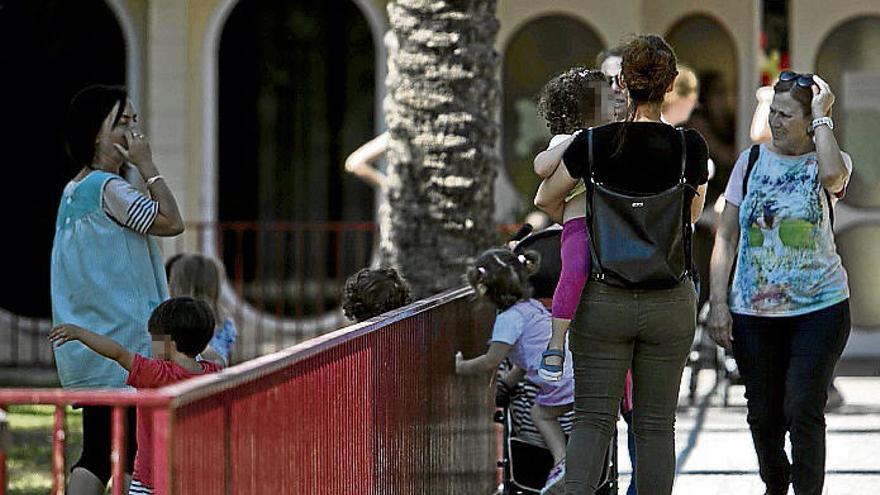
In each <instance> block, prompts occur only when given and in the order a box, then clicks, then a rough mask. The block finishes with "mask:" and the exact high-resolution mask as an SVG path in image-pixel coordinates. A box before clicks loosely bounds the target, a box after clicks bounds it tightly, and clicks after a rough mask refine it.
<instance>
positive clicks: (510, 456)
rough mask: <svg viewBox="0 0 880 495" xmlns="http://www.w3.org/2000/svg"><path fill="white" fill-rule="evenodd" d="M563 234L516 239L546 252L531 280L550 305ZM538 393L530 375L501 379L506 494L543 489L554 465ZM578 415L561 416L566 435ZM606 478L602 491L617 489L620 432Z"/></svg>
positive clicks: (604, 494)
mask: <svg viewBox="0 0 880 495" xmlns="http://www.w3.org/2000/svg"><path fill="white" fill-rule="evenodd" d="M520 232H522V229H521V231H520ZM526 232H528V231H526ZM561 236H562V228H561V227H559V226H553V227H549V228H547V229H544V230H541V231H538V232H535V233H532V234H529V235H526V236H524V237H522V238H521V240H520V239H514V240H515V241H519V242H518V243H517V245H516V247H515V248H514V249H513V250H514V252H522V251H524V250H533V251H537V252H539V253H540V254H541V265H540V267H539V270H538V272H537V273H535V274H533V275H532V277H531V279H530V281H531V283H532V287H533V289H534V293H533V296H534V297H535V298H536V299H539V300H541V301H542V302H543V303H544V304H545V305H549V302H550V300H552V298H553V291H554V290H555V289H556V283H557V282H558V280H559V273H560V271H561V267H562V260H561V258H560V253H559V248H560V238H561ZM537 392H538V388H537V387H536V386H535V385H534V384H532V383H530V382H528V381H526V380H523V381H521V382H519V383H518V384H517V385H516V387H514V388H513V390H508V389H507V388H506V387H505V386H504V385H503V384H502V383H501V381H500V380H499V382H498V390H497V393H496V396H495V404H496V406H498V408H499V409H498V411H497V412H496V413H495V421H496V422H498V423H500V424H501V425H502V426H503V439H502V440H503V448H502V458H501V460H500V461H498V466H499V467H500V468H501V474H502V483H503V485H502V491H501V492H500V493H502V494H503V495H525V494H537V493H540V492H541V489H542V488H543V487H544V483H545V482H546V480H547V475H548V474H549V473H550V470H551V469H552V468H553V456H552V455H551V453H550V451H549V450H548V449H547V447H546V446H545V445H544V440H543V438H542V437H541V434H540V432H538V430H537V429H536V428H535V425H534V424H533V423H532V419H531V408H532V405H533V404H534V401H535V396H536V395H537ZM573 417H574V414H573V412H569V413H566V414H565V415H563V416H562V417H560V418H559V421H560V423H561V425H562V429H563V431H564V432H565V433H566V434H569V433H570V432H571V425H572V420H573ZM601 479H602V484H601V487H600V489H599V490H598V491H597V492H596V493H597V494H601V495H612V494H616V493H617V433H616V431H615V433H614V435H613V437H612V439H611V443H610V445H609V446H608V451H607V453H606V458H605V469H604V470H603V473H602V478H601Z"/></svg>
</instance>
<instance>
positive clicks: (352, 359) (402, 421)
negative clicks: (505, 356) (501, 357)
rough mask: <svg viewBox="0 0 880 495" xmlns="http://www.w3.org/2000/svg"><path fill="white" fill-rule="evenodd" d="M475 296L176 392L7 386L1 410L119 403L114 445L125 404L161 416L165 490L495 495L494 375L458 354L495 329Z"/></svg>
mask: <svg viewBox="0 0 880 495" xmlns="http://www.w3.org/2000/svg"><path fill="white" fill-rule="evenodd" d="M470 294H471V293H470V291H468V290H465V289H457V290H453V291H449V292H447V293H444V294H440V295H438V296H435V297H433V298H430V299H426V300H423V301H419V302H417V303H415V304H413V305H411V306H409V307H406V308H403V309H401V310H398V311H397V312H393V313H391V314H389V315H387V316H386V317H384V318H381V319H375V320H371V321H368V322H365V323H362V324H358V325H353V326H350V327H347V328H344V329H341V330H338V331H336V332H333V333H331V334H327V335H324V336H321V337H317V338H315V339H312V340H310V341H308V342H305V343H302V344H299V345H296V346H294V347H291V348H289V349H285V350H283V351H280V352H277V353H275V354H271V355H267V356H263V357H260V358H257V359H254V360H252V361H249V362H246V363H242V364H240V365H238V366H234V367H232V368H229V369H227V370H225V371H223V372H221V373H218V374H215V375H208V376H204V377H199V378H196V379H193V380H190V381H188V382H185V383H181V384H176V385H173V386H170V387H165V388H163V389H158V390H151V391H142V392H138V393H136V394H129V393H121V392H64V391H60V390H55V391H22V390H0V406H2V405H8V404H22V403H29V404H33V403H42V404H47V403H48V404H56V405H59V406H63V405H68V404H72V403H78V404H95V405H112V406H114V407H115V408H116V409H117V410H119V411H120V413H115V414H114V418H115V419H116V421H114V428H113V438H114V443H113V446H114V449H121V443H120V442H121V441H122V439H123V438H124V429H125V426H124V425H122V424H121V421H120V420H121V418H122V416H121V411H122V409H121V408H122V407H123V406H126V405H132V404H134V405H137V406H138V407H140V408H149V411H151V413H152V415H153V428H154V429H153V456H154V466H153V472H154V473H155V480H154V481H155V484H156V490H157V493H160V494H189V493H208V494H228V493H234V494H237V495H238V494H264V493H313V494H319V493H320V494H351V493H358V494H390V493H394V494H416V493H418V494H423V493H490V492H491V491H492V489H493V488H494V484H495V466H494V462H495V459H496V453H495V442H494V441H493V440H494V428H493V424H492V422H491V416H492V412H493V410H494V408H493V405H492V398H493V395H494V394H493V391H491V390H490V389H489V388H488V387H487V384H488V379H489V377H488V376H486V377H480V378H460V377H457V376H455V375H454V363H453V358H452V357H453V354H454V352H455V351H456V350H458V349H462V350H464V352H465V353H466V354H470V355H474V354H476V353H477V352H479V351H481V350H482V349H483V348H484V347H485V341H486V339H487V338H488V336H489V334H490V331H491V319H492V315H491V313H489V312H487V311H484V310H475V308H474V307H473V303H472V302H471V301H470ZM59 414H60V413H59ZM56 420H57V421H56V432H57V431H60V426H62V425H63V421H62V420H63V417H56ZM60 438H61V435H58V434H57V433H56V434H55V435H53V441H54V442H56V445H58V442H59V441H60ZM55 452H59V453H60V452H63V450H61V449H60V448H58V447H56V449H55ZM117 452H120V450H117ZM2 455H3V453H2V452H0V458H2ZM55 457H56V456H53V459H55ZM57 457H61V459H60V461H55V462H58V464H57V466H63V456H57ZM116 459H117V462H119V458H116ZM119 466H121V464H119ZM119 469H120V468H117V469H116V470H115V471H114V473H115V474H116V475H118V474H119ZM59 479H60V478H59ZM2 494H3V490H2V487H0V495H2Z"/></svg>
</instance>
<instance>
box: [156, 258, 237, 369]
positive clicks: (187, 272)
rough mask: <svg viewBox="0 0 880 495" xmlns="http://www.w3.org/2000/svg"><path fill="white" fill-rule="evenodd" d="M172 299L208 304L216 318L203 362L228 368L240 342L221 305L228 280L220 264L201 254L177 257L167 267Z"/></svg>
mask: <svg viewBox="0 0 880 495" xmlns="http://www.w3.org/2000/svg"><path fill="white" fill-rule="evenodd" d="M165 270H166V272H167V273H168V291H169V292H170V293H171V297H182V296H189V297H192V298H195V299H199V300H202V301H205V302H206V303H208V306H210V307H211V312H212V313H213V314H214V322H215V323H216V324H217V326H216V328H214V336H213V337H212V338H211V341H210V342H209V343H208V346H207V347H206V348H205V350H204V351H202V352H201V354H200V359H204V360H205V361H211V362H212V363H217V364H219V365H220V366H223V367H226V366H229V360H230V357H231V356H232V350H233V348H234V347H235V342H236V340H237V339H238V329H236V327H235V321H234V320H233V319H232V317H230V316H229V315H228V314H227V312H226V311H225V310H224V309H223V306H222V305H221V304H220V291H221V289H222V288H223V282H224V281H225V280H226V277H225V275H224V274H223V267H222V266H221V265H220V263H219V262H218V261H217V260H215V259H213V258H209V257H207V256H204V255H202V254H196V253H190V254H178V255H175V256H173V257H171V258H170V259H169V260H168V262H166V263H165Z"/></svg>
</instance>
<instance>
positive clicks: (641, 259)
mask: <svg viewBox="0 0 880 495" xmlns="http://www.w3.org/2000/svg"><path fill="white" fill-rule="evenodd" d="M678 133H679V136H680V137H681V174H680V177H679V181H678V184H676V185H674V186H673V187H671V188H669V189H667V190H665V191H661V192H659V193H656V194H640V195H635V194H632V193H629V192H624V191H618V190H614V189H612V188H610V187H608V186H606V185H605V184H603V183H601V182H599V181H598V180H597V179H596V170H595V169H596V168H595V167H594V166H593V130H592V129H589V130H588V131H587V146H588V150H589V151H588V153H589V164H590V177H589V178H587V179H586V180H585V183H586V186H587V226H588V230H589V233H590V248H591V249H590V257H591V259H592V263H591V274H590V275H591V278H593V279H595V280H598V281H601V282H604V283H607V284H609V285H614V286H618V287H625V288H631V289H662V288H669V287H674V286H676V285H678V284H679V283H681V282H682V281H683V280H684V279H685V278H687V276H688V274H689V272H690V267H691V261H690V258H691V253H690V238H691V228H690V215H689V211H688V210H689V208H688V207H687V206H688V202H687V200H686V194H685V193H686V190H687V189H688V188H692V186H690V185H689V184H687V182H686V181H685V167H686V164H687V151H686V148H685V137H684V130H683V129H681V128H678Z"/></svg>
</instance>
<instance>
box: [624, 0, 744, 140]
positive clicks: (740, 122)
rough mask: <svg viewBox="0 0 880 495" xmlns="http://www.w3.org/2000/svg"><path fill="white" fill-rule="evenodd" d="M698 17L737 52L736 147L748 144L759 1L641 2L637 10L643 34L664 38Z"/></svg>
mask: <svg viewBox="0 0 880 495" xmlns="http://www.w3.org/2000/svg"><path fill="white" fill-rule="evenodd" d="M694 14H702V15H706V16H708V17H711V18H712V19H714V20H716V21H717V22H718V23H719V24H720V25H721V26H723V27H724V28H726V30H727V32H728V34H730V36H731V37H732V38H733V40H734V42H735V44H736V50H737V61H736V63H737V67H738V69H739V77H738V80H737V81H736V82H737V90H738V94H737V134H736V135H737V148H738V149H741V148H744V147H745V146H747V145H748V143H749V124H750V123H751V119H752V113H753V112H754V109H755V104H756V101H755V89H757V87H758V83H759V82H760V78H759V71H758V50H759V45H758V40H759V33H760V21H761V9H760V4H759V0H737V1H730V0H701V1H700V2H699V3H696V2H683V1H681V0H644V2H643V8H642V11H641V15H642V23H641V25H640V28H641V30H642V31H644V32H654V33H657V34H660V35H665V34H666V33H667V32H669V30H670V29H672V28H673V27H674V26H675V25H676V24H677V23H678V22H679V21H680V20H682V19H684V18H685V17H688V16H691V15H694Z"/></svg>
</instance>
